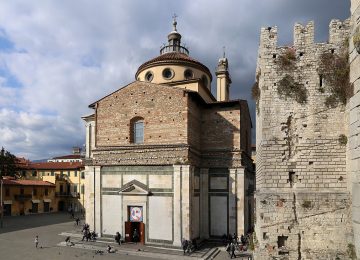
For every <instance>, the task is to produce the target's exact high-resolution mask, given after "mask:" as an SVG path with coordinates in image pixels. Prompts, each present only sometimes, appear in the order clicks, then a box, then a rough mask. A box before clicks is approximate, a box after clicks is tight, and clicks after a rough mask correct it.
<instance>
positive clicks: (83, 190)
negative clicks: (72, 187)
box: [81, 184, 85, 194]
mask: <svg viewBox="0 0 360 260" xmlns="http://www.w3.org/2000/svg"><path fill="white" fill-rule="evenodd" d="M84 193H85V185H84V184H82V185H81V194H84Z"/></svg>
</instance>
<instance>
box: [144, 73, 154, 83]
mask: <svg viewBox="0 0 360 260" xmlns="http://www.w3.org/2000/svg"><path fill="white" fill-rule="evenodd" d="M153 79H154V73H152V72H151V71H148V72H146V74H145V81H148V82H151V81H152V80H153Z"/></svg>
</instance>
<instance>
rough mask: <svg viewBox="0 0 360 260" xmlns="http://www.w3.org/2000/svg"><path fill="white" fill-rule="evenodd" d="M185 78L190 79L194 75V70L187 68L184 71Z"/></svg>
mask: <svg viewBox="0 0 360 260" xmlns="http://www.w3.org/2000/svg"><path fill="white" fill-rule="evenodd" d="M184 77H185V79H192V78H193V77H194V72H193V71H192V70H191V69H187V70H185V72H184Z"/></svg>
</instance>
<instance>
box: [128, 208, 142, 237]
mask: <svg viewBox="0 0 360 260" xmlns="http://www.w3.org/2000/svg"><path fill="white" fill-rule="evenodd" d="M128 216H129V219H128V220H129V221H126V222H125V242H140V243H142V244H145V224H144V223H143V210H142V206H129V207H128ZM134 234H136V235H135V236H134Z"/></svg>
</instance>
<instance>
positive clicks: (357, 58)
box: [347, 0, 360, 257]
mask: <svg viewBox="0 0 360 260" xmlns="http://www.w3.org/2000/svg"><path fill="white" fill-rule="evenodd" d="M357 28H359V29H358V30H360V0H352V1H351V37H350V40H349V54H350V55H349V56H350V59H349V62H350V81H351V82H352V83H353V84H354V96H353V97H352V98H351V99H350V103H349V117H350V121H349V150H348V161H347V164H348V169H349V176H351V179H350V185H349V186H350V188H351V189H352V202H353V203H352V221H353V229H354V243H355V247H356V254H357V256H358V257H359V256H360V146H359V144H360V136H359V133H360V128H359V126H360V118H359V113H360V55H359V53H358V52H357V50H356V49H355V47H354V44H353V40H352V36H353V34H354V33H355V31H356V29H357Z"/></svg>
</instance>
